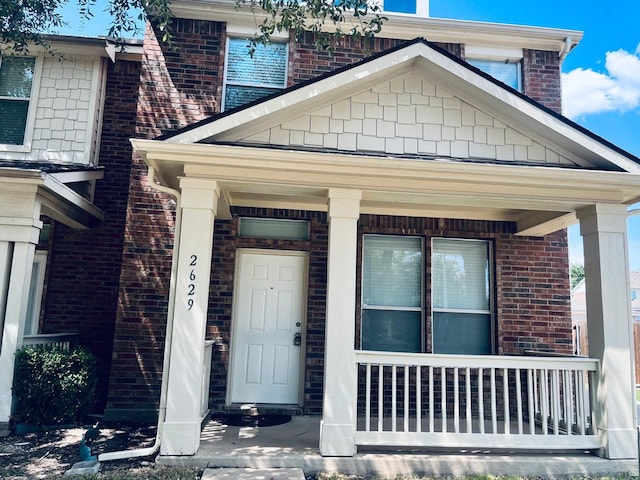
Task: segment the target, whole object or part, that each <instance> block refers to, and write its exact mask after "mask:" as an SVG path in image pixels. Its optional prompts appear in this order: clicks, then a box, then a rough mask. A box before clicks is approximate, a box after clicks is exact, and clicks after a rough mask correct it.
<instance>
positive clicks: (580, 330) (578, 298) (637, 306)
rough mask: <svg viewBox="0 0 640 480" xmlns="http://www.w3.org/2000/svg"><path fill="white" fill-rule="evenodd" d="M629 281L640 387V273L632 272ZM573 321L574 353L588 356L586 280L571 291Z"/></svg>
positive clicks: (636, 377) (636, 367)
mask: <svg viewBox="0 0 640 480" xmlns="http://www.w3.org/2000/svg"><path fill="white" fill-rule="evenodd" d="M629 279H630V283H629V285H630V287H631V288H630V290H631V317H632V319H633V327H632V328H633V338H634V342H635V349H634V351H635V372H636V373H635V379H636V385H640V348H639V345H640V272H631V273H630V274H629ZM571 321H572V324H573V353H574V354H576V355H588V354H589V345H588V341H587V299H586V285H585V281H584V279H583V280H581V281H580V282H579V283H578V284H577V285H576V286H575V287H573V289H572V290H571Z"/></svg>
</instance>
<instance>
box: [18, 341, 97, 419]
mask: <svg viewBox="0 0 640 480" xmlns="http://www.w3.org/2000/svg"><path fill="white" fill-rule="evenodd" d="M95 388H96V360H95V357H94V356H93V354H92V353H91V352H89V351H88V350H87V349H85V348H83V347H76V348H74V349H73V350H70V351H69V350H63V349H61V348H59V347H53V346H47V347H26V348H23V349H21V350H19V351H18V352H16V364H15V374H14V378H13V396H14V398H15V411H14V418H15V420H16V421H18V422H21V423H25V424H28V425H38V426H42V425H55V424H60V423H74V422H79V421H81V420H82V419H83V418H84V416H85V415H86V414H87V413H89V409H90V408H91V407H92V406H93V397H94V393H95Z"/></svg>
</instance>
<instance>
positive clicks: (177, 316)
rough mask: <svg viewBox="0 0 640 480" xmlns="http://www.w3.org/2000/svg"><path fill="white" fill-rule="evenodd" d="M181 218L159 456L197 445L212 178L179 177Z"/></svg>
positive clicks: (192, 449) (189, 450)
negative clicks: (165, 405)
mask: <svg viewBox="0 0 640 480" xmlns="http://www.w3.org/2000/svg"><path fill="white" fill-rule="evenodd" d="M180 187H181V201H180V205H179V206H178V208H180V209H181V222H180V231H179V234H178V235H179V243H178V246H177V247H178V248H177V251H176V252H175V253H174V254H175V255H177V257H178V261H177V266H176V270H177V271H176V272H175V275H176V298H175V305H174V309H173V312H169V318H171V314H172V313H173V325H172V342H171V356H170V366H169V380H168V390H167V410H166V416H165V421H164V429H163V432H162V443H161V447H160V448H161V454H162V455H193V454H195V453H196V452H197V451H198V447H199V446H200V427H201V423H202V419H201V418H200V413H201V409H200V407H201V405H200V403H201V399H202V393H203V388H207V386H204V385H203V382H202V379H203V374H204V363H203V362H204V357H205V328H206V324H207V306H208V300H209V282H210V274H211V249H212V246H213V228H214V219H215V212H216V208H217V203H218V197H219V190H218V184H217V182H215V181H210V180H200V179H189V178H183V179H182V180H181V181H180Z"/></svg>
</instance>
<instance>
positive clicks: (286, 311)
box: [230, 251, 306, 404]
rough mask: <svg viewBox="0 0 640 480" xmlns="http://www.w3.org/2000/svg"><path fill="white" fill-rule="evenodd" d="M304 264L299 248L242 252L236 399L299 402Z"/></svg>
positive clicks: (234, 376)
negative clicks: (295, 250) (296, 249)
mask: <svg viewBox="0 0 640 480" xmlns="http://www.w3.org/2000/svg"><path fill="white" fill-rule="evenodd" d="M305 264H306V257H305V256H304V254H301V253H298V252H291V253H286V252H277V253H275V254H271V253H251V252H248V251H244V252H239V257H238V266H237V272H236V274H237V282H236V291H235V302H234V305H235V308H234V336H233V343H232V352H231V353H232V359H231V361H232V365H231V396H230V400H231V403H282V404H297V403H298V396H299V381H300V362H301V354H302V348H303V347H302V346H301V345H300V343H301V338H302V327H303V305H304V284H305V282H304V278H305V277H304V275H305ZM296 337H298V338H299V339H300V341H296Z"/></svg>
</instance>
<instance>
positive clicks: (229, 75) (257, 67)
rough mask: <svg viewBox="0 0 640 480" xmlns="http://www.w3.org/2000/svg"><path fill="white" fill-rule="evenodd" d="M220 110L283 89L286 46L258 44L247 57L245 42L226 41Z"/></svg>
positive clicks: (285, 74)
mask: <svg viewBox="0 0 640 480" xmlns="http://www.w3.org/2000/svg"><path fill="white" fill-rule="evenodd" d="M227 45H228V46H227V63H226V72H225V82H226V83H225V95H224V109H225V110H230V109H231V108H234V107H237V106H240V105H244V104H245V103H249V102H252V101H254V100H257V99H259V98H262V97H264V96H265V95H268V94H270V93H274V92H277V91H278V90H280V89H282V88H284V87H285V86H286V81H287V44H286V43H271V44H269V45H266V46H265V45H258V46H257V48H256V51H255V53H254V54H253V56H250V55H249V53H248V52H249V41H248V40H247V39H245V38H230V39H229V41H228V44H227Z"/></svg>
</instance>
